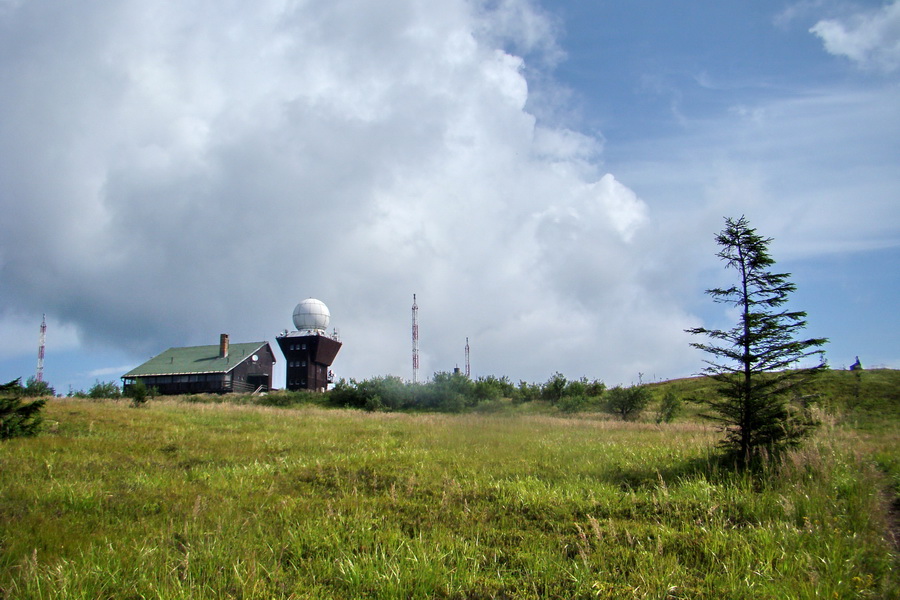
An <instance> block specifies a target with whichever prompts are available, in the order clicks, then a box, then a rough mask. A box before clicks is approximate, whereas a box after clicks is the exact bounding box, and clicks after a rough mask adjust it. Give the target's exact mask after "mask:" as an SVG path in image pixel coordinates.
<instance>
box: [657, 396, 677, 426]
mask: <svg viewBox="0 0 900 600" xmlns="http://www.w3.org/2000/svg"><path fill="white" fill-rule="evenodd" d="M680 412H681V398H679V397H678V396H676V395H675V392H673V391H672V390H669V391H668V392H666V395H665V396H663V399H662V400H661V401H660V402H659V408H658V409H657V411H656V422H657V424H659V423H671V422H672V421H673V420H674V419H675V417H677V416H678V413H680Z"/></svg>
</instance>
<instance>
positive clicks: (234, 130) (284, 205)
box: [0, 0, 692, 382]
mask: <svg viewBox="0 0 900 600" xmlns="http://www.w3.org/2000/svg"><path fill="white" fill-rule="evenodd" d="M555 30H556V27H555V25H554V23H553V22H551V21H549V20H548V18H547V17H546V15H544V14H542V13H541V12H539V11H538V10H537V9H535V8H534V7H533V6H532V5H531V3H529V2H513V1H509V2H502V3H500V4H498V5H496V8H495V9H494V10H480V9H479V10H476V9H475V8H473V6H472V5H471V4H469V3H467V2H463V1H462V0H455V1H448V2H441V3H437V4H436V3H433V2H427V1H425V0H382V1H380V2H377V3H372V2H368V1H362V0H359V1H354V0H341V1H335V2H328V3H300V4H292V3H283V2H279V1H276V0H271V1H263V2H255V3H249V4H248V3H238V4H233V3H232V4H222V3H218V2H204V1H201V0H197V1H195V2H161V3H152V4H147V3H144V2H138V1H137V0H134V1H131V2H115V3H112V2H104V1H102V0H96V1H93V2H87V3H81V4H79V5H78V6H77V7H74V6H72V7H68V6H60V5H58V4H57V3H52V2H49V0H34V1H33V2H30V3H26V4H22V5H21V6H18V7H14V8H12V9H10V10H7V11H6V12H4V13H2V15H0V31H2V35H0V39H2V40H3V41H2V42H0V77H2V78H3V80H4V81H6V82H8V86H7V89H8V90H9V93H7V94H5V95H4V96H3V97H2V98H0V110H2V111H3V114H4V115H6V117H5V118H4V119H3V121H2V123H0V152H2V154H3V156H4V157H8V159H9V160H7V161H5V164H4V165H3V167H2V168H3V169H4V172H3V176H2V177H0V202H2V203H3V206H2V208H3V210H4V214H5V217H6V218H4V220H3V221H2V223H0V257H2V263H0V277H2V279H3V281H4V286H3V288H2V290H0V300H2V302H3V304H4V305H5V306H8V307H12V309H14V310H16V311H18V312H20V313H27V312H28V311H29V310H31V309H32V307H33V306H42V307H44V306H45V307H46V310H47V311H48V312H52V313H53V314H54V315H55V318H57V319H60V320H65V321H66V322H68V323H72V324H73V325H74V326H76V327H77V330H78V332H79V335H80V337H81V339H82V340H83V341H84V343H85V344H95V345H96V344H104V345H108V346H112V347H115V348H121V349H128V350H129V351H131V352H133V353H134V355H135V356H139V357H144V356H146V355H147V354H150V353H154V352H158V351H160V350H162V349H164V348H166V347H169V346H176V345H186V344H211V343H215V340H216V339H217V336H218V334H219V333H221V332H228V333H230V334H231V336H232V339H234V340H238V341H239V340H257V339H270V340H271V339H272V336H273V335H274V334H275V333H276V332H278V331H280V330H281V329H283V328H284V327H287V326H289V325H290V314H291V310H292V309H293V305H294V303H296V302H297V301H298V300H299V299H302V298H304V297H307V296H315V297H319V298H320V299H322V300H324V301H325V302H326V303H327V304H328V305H329V307H330V308H331V311H332V315H333V317H334V318H333V323H334V325H335V326H337V327H339V328H340V330H341V333H342V337H343V339H344V342H345V348H344V350H342V354H341V356H340V357H339V359H338V361H337V363H336V365H335V368H336V371H337V372H338V374H339V375H346V376H354V377H365V376H370V375H374V374H380V373H388V372H391V373H396V374H400V375H404V376H408V375H409V371H410V367H409V362H410V358H409V355H410V342H409V318H410V316H409V306H410V304H411V296H412V293H418V294H419V304H420V306H421V313H420V314H421V330H422V343H421V345H422V350H423V371H425V372H426V373H430V372H431V371H434V370H447V369H451V368H452V367H453V366H454V364H458V363H459V362H461V359H462V346H463V344H464V340H465V337H466V336H468V337H470V339H471V342H472V347H473V357H476V358H477V360H474V361H473V369H474V371H475V372H476V374H487V373H496V374H508V375H510V376H512V377H514V378H525V379H531V380H535V379H542V378H545V377H547V376H549V374H550V373H552V371H554V370H560V371H563V372H566V373H568V374H570V375H573V376H578V375H582V374H585V375H589V376H591V377H595V376H596V377H604V378H607V379H608V380H610V381H613V382H615V381H628V380H630V379H633V378H634V377H635V375H636V373H635V370H636V369H640V370H641V371H644V372H650V371H654V372H659V374H660V375H662V374H664V373H666V372H672V371H676V372H683V370H684V365H685V364H691V363H688V362H687V359H686V358H685V357H684V352H682V351H681V350H682V349H684V348H685V347H686V342H685V340H684V335H683V334H682V329H683V328H684V327H686V326H688V325H690V324H691V319H692V318H691V317H690V316H689V315H686V314H685V313H684V312H683V311H682V310H680V309H679V308H678V302H677V301H676V300H675V299H673V298H672V297H670V296H669V295H668V294H667V293H666V292H665V291H664V289H663V288H662V287H661V286H660V285H659V281H658V274H657V272H656V271H655V269H657V267H654V268H653V269H650V270H649V271H648V269H647V267H646V265H648V264H650V265H656V264H658V263H661V262H665V261H664V259H663V258H660V257H658V256H657V252H658V251H657V249H656V245H655V243H654V242H655V240H652V239H649V238H648V237H647V235H645V234H644V233H643V232H646V231H647V230H648V228H649V227H650V219H649V212H648V210H647V207H646V205H645V204H644V203H643V202H642V201H641V200H640V199H639V198H638V197H637V195H636V194H635V193H634V192H633V191H632V190H630V189H629V188H628V187H626V186H625V185H623V184H622V183H620V182H619V181H618V180H616V179H615V178H613V177H612V176H610V175H606V176H604V175H603V173H602V171H600V167H599V162H598V157H599V152H600V149H601V147H602V143H601V140H599V139H595V138H592V137H589V136H585V135H583V134H579V133H577V132H572V131H569V130H564V129H558V128H554V127H551V126H548V125H542V124H540V123H538V120H537V118H536V117H535V115H533V114H532V113H530V112H529V110H528V108H527V100H528V98H529V95H530V94H531V93H532V92H531V91H530V90H529V80H528V79H527V78H526V71H527V69H528V68H530V67H529V65H528V64H526V62H525V59H523V56H528V57H532V58H533V60H534V61H536V63H537V64H552V63H553V61H554V60H557V59H558V56H557V53H558V47H557V46H556V43H555V39H554V35H555ZM516 48H518V49H520V50H521V54H520V55H515V54H513V53H512V52H513V50H515V49H516ZM542 57H543V58H542ZM529 60H531V59H529ZM531 66H533V65H531ZM669 275H671V273H669ZM3 328H5V329H3ZM0 331H3V332H4V335H13V336H16V335H19V334H18V333H17V332H16V331H13V330H11V329H9V327H8V323H6V324H3V325H0ZM673 357H674V358H673ZM95 372H96V373H100V372H104V373H105V371H102V370H98V371H95Z"/></svg>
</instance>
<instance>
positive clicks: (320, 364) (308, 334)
mask: <svg viewBox="0 0 900 600" xmlns="http://www.w3.org/2000/svg"><path fill="white" fill-rule="evenodd" d="M330 319H331V313H330V312H329V311H328V307H327V306H325V304H324V303H323V302H321V301H319V300H315V299H313V298H307V299H306V300H304V301H303V302H301V303H300V304H298V305H297V307H296V308H295V309H294V326H295V327H296V328H297V330H296V331H290V332H289V331H285V332H284V333H282V334H281V335H280V336H278V337H277V338H276V340H277V341H278V345H279V346H280V347H281V352H282V353H283V354H284V358H285V363H286V364H287V374H286V376H285V387H286V388H287V389H288V390H316V391H319V392H324V391H325V390H326V389H328V384H329V383H333V382H334V375H333V374H332V372H331V370H330V369H329V367H331V363H333V362H334V359H335V357H336V356H337V353H338V352H339V351H340V349H341V342H340V340H338V338H337V335H336V334H332V335H330V336H329V335H327V334H326V332H325V330H326V328H327V327H328V322H329V320H330Z"/></svg>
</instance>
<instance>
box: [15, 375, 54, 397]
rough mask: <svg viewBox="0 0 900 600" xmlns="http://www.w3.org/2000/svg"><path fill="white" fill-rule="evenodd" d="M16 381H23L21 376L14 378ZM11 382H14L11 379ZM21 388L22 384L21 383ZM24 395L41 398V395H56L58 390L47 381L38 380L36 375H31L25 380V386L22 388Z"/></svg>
mask: <svg viewBox="0 0 900 600" xmlns="http://www.w3.org/2000/svg"><path fill="white" fill-rule="evenodd" d="M14 381H16V382H18V381H21V378H19V379H16V380H14ZM10 383H13V382H12V381H10ZM19 387H20V388H21V387H22V386H21V385H19ZM22 395H23V396H26V397H28V398H39V397H41V396H55V395H56V390H54V389H53V388H52V387H51V386H50V384H49V383H47V382H46V381H38V380H37V378H35V377H29V378H28V379H27V380H25V387H24V388H22Z"/></svg>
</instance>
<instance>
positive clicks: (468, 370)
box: [466, 338, 472, 377]
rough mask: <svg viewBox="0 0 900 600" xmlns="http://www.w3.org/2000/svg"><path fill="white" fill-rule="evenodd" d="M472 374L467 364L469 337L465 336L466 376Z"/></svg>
mask: <svg viewBox="0 0 900 600" xmlns="http://www.w3.org/2000/svg"><path fill="white" fill-rule="evenodd" d="M471 376H472V369H471V366H470V365H469V338H466V377H471Z"/></svg>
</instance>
